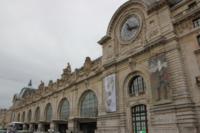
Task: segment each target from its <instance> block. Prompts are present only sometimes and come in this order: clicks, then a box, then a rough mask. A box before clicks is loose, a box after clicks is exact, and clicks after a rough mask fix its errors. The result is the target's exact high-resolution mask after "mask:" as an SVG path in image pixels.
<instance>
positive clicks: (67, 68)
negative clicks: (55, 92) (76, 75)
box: [62, 63, 72, 80]
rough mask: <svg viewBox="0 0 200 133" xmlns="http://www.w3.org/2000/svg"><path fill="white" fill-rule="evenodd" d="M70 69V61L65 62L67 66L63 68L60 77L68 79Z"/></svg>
mask: <svg viewBox="0 0 200 133" xmlns="http://www.w3.org/2000/svg"><path fill="white" fill-rule="evenodd" d="M71 73H72V70H71V65H70V63H67V67H66V68H65V69H63V74H62V79H64V80H68V79H69V78H70V76H71Z"/></svg>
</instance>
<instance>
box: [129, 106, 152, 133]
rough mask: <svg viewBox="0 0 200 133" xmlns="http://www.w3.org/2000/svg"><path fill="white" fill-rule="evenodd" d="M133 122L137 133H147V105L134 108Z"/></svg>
mask: <svg viewBox="0 0 200 133" xmlns="http://www.w3.org/2000/svg"><path fill="white" fill-rule="evenodd" d="M132 116H133V117H132V119H133V120H132V122H133V131H135V133H140V131H143V130H145V131H146V132H147V130H148V128H147V127H148V126H147V110H146V106H145V105H137V106H135V107H133V108H132Z"/></svg>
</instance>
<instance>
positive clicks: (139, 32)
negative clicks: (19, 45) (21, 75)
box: [11, 0, 200, 133]
mask: <svg viewBox="0 0 200 133" xmlns="http://www.w3.org/2000/svg"><path fill="white" fill-rule="evenodd" d="M113 2H114V1H113ZM98 43H99V44H100V45H101V46H102V49H103V55H102V57H100V58H98V59H96V60H94V61H92V60H91V59H90V58H89V57H87V58H86V60H85V63H84V65H83V67H82V68H80V69H76V70H75V71H74V72H72V71H71V67H70V64H68V66H67V67H66V68H65V69H64V70H63V74H62V76H61V78H60V79H58V80H57V81H56V82H53V81H49V84H48V85H45V84H44V83H43V82H41V84H40V85H39V87H38V89H32V88H31V87H30V86H28V87H26V88H23V89H22V91H21V92H20V94H17V95H15V96H14V98H13V106H12V107H11V110H12V112H13V114H12V121H20V122H24V128H27V129H29V130H31V131H33V130H34V131H39V132H47V131H48V129H52V130H54V131H59V132H61V133H65V132H66V131H67V132H70V133H71V132H72V133H94V132H96V133H141V132H148V133H199V132H200V0H129V1H127V2H126V3H125V4H123V5H122V6H121V7H119V9H118V10H117V11H116V12H115V14H114V15H113V17H112V19H111V21H110V23H109V26H108V29H107V33H106V35H105V36H104V37H103V38H102V39H101V40H100V41H99V42H98Z"/></svg>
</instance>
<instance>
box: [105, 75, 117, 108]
mask: <svg viewBox="0 0 200 133" xmlns="http://www.w3.org/2000/svg"><path fill="white" fill-rule="evenodd" d="M115 81H116V76H115V74H112V75H109V76H107V77H105V79H104V91H105V107H106V111H107V112H115V111H117V105H116V85H115V84H116V83H115Z"/></svg>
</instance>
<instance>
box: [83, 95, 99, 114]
mask: <svg viewBox="0 0 200 133" xmlns="http://www.w3.org/2000/svg"><path fill="white" fill-rule="evenodd" d="M97 106H98V105H97V98H96V95H95V94H94V93H93V92H88V93H87V94H86V95H85V97H84V98H83V101H82V104H81V117H96V116H97Z"/></svg>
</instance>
